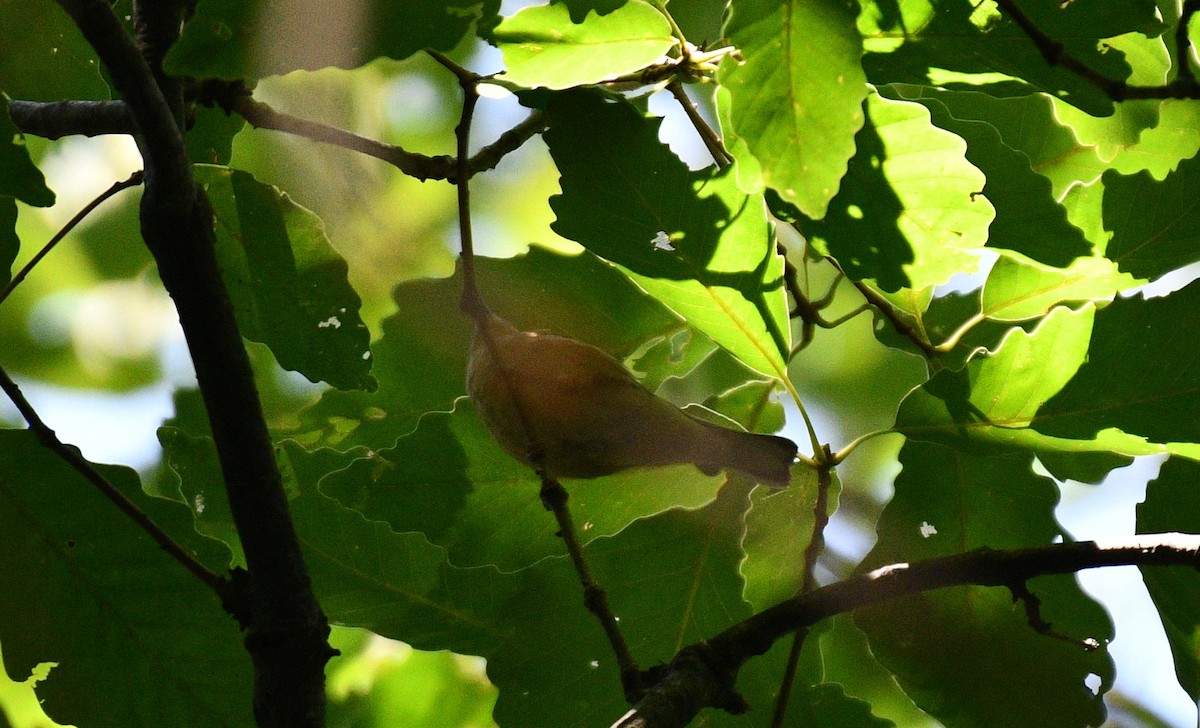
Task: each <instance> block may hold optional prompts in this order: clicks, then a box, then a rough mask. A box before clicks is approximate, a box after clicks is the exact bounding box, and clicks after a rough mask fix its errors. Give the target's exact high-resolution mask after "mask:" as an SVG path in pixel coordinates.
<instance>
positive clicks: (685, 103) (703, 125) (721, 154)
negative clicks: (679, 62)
mask: <svg viewBox="0 0 1200 728" xmlns="http://www.w3.org/2000/svg"><path fill="white" fill-rule="evenodd" d="M667 90H668V91H670V92H671V95H672V96H674V97H675V100H676V101H678V102H679V105H680V106H681V107H683V113H685V114H687V118H688V121H690V122H692V126H693V127H695V129H696V133H698V134H699V135H700V140H701V141H703V142H704V146H705V147H706V148H707V149H708V153H709V154H710V155H712V158H713V161H714V162H716V165H717V166H718V167H728V166H729V165H731V164H733V157H732V156H730V155H729V152H728V151H726V150H725V144H724V143H723V142H722V141H721V135H720V134H718V133H717V132H716V131H714V130H713V128H712V127H711V126H709V125H708V122H707V121H705V120H704V117H703V116H701V115H700V111H699V110H697V109H696V105H695V104H693V103H692V100H691V99H689V98H688V95H687V91H685V90H684V88H683V83H682V82H681V81H680V80H679V78H678V77H676V78H673V79H671V82H670V83H668V84H667Z"/></svg>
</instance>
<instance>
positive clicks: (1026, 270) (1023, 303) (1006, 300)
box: [981, 255, 1140, 321]
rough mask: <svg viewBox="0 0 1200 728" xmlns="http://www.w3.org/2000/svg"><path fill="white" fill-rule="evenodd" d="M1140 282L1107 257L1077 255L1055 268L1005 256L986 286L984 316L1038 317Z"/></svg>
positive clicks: (1003, 318)
mask: <svg viewBox="0 0 1200 728" xmlns="http://www.w3.org/2000/svg"><path fill="white" fill-rule="evenodd" d="M1139 283H1140V281H1138V280H1137V279H1135V278H1134V277H1133V276H1131V275H1128V274H1125V273H1119V272H1117V270H1116V266H1115V264H1114V263H1113V262H1112V261H1111V260H1109V259H1108V258H1099V257H1084V258H1077V259H1076V260H1075V262H1073V263H1072V264H1071V265H1070V266H1068V267H1066V268H1053V267H1050V266H1045V265H1041V264H1039V263H1035V262H1034V261H1030V260H1022V259H1020V258H1018V257H1016V256H1014V255H1002V256H1000V259H999V260H997V261H996V263H995V265H993V266H992V270H991V271H989V272H988V278H987V282H986V283H984V285H983V291H982V293H981V296H982V311H983V315H985V316H987V317H988V318H990V319H993V320H995V321H1026V320H1029V319H1033V318H1039V317H1041V316H1044V315H1046V314H1047V313H1049V312H1050V310H1051V309H1052V308H1054V307H1055V306H1058V305H1061V304H1063V303H1082V302H1085V301H1094V302H1097V303H1101V302H1104V303H1107V302H1109V301H1111V300H1112V299H1113V296H1114V295H1115V294H1116V293H1117V292H1118V291H1121V290H1124V289H1127V288H1132V287H1134V286H1136V285H1138V284H1139Z"/></svg>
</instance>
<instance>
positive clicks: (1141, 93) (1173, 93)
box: [996, 0, 1200, 101]
mask: <svg viewBox="0 0 1200 728" xmlns="http://www.w3.org/2000/svg"><path fill="white" fill-rule="evenodd" d="M996 5H997V6H999V7H1000V9H1001V10H1002V11H1004V13H1005V14H1006V15H1008V16H1009V17H1010V18H1012V21H1013V22H1014V23H1016V24H1017V27H1019V28H1020V29H1021V31H1022V32H1024V33H1025V35H1026V36H1027V37H1028V38H1029V40H1030V41H1032V42H1033V44H1034V46H1036V47H1037V49H1038V52H1039V53H1041V55H1042V58H1043V59H1045V61H1046V63H1048V64H1050V65H1051V66H1059V67H1061V68H1065V69H1067V70H1068V71H1070V72H1071V73H1073V74H1075V75H1076V76H1078V77H1079V78H1081V79H1083V80H1084V81H1087V82H1088V83H1089V84H1091V85H1092V86H1094V87H1095V88H1097V89H1099V90H1100V91H1103V92H1104V94H1105V95H1106V96H1108V97H1109V98H1110V99H1112V100H1113V101H1127V100H1130V99H1184V98H1200V84H1197V83H1196V80H1195V78H1194V77H1193V76H1192V73H1191V69H1190V68H1188V69H1187V70H1186V71H1184V70H1183V67H1181V69H1180V72H1179V73H1178V74H1177V75H1176V77H1175V79H1174V80H1173V81H1171V82H1170V83H1167V84H1163V85H1161V86H1131V85H1129V84H1127V83H1125V82H1124V81H1118V80H1116V79H1112V78H1109V77H1108V76H1105V75H1104V74H1102V73H1100V72H1099V71H1097V70H1096V69H1094V68H1092V67H1091V66H1089V65H1087V64H1086V63H1084V62H1082V61H1080V60H1079V59H1078V58H1076V57H1075V56H1073V55H1071V54H1070V53H1069V52H1068V51H1067V49H1066V46H1064V45H1063V44H1062V43H1060V42H1058V41H1056V40H1054V39H1053V38H1051V37H1050V36H1048V35H1046V34H1045V33H1044V32H1042V29H1041V28H1039V27H1037V23H1035V22H1033V19H1032V18H1030V17H1029V16H1028V15H1026V14H1025V12H1024V11H1023V10H1021V8H1020V7H1018V6H1017V3H1016V2H1015V0H996ZM1189 5H1190V6H1191V7H1189ZM1195 5H1196V3H1195V2H1194V1H1191V2H1189V3H1186V4H1185V6H1184V14H1183V15H1182V16H1181V17H1180V27H1179V28H1177V29H1176V43H1177V47H1178V49H1179V51H1180V52H1181V54H1183V55H1181V56H1180V59H1181V61H1182V64H1183V66H1187V64H1188V63H1189V62H1190V55H1191V41H1190V39H1188V38H1187V27H1186V21H1187V20H1188V19H1190V18H1191V16H1192V14H1194V13H1195V12H1196V10H1197V8H1196V7H1195Z"/></svg>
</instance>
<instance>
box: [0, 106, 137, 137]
mask: <svg viewBox="0 0 1200 728" xmlns="http://www.w3.org/2000/svg"><path fill="white" fill-rule="evenodd" d="M8 113H9V114H10V115H11V116H12V120H13V123H14V124H16V125H17V128H18V129H20V130H21V131H22V132H23V133H25V134H32V135H34V136H40V137H44V138H46V139H61V138H63V137H65V136H72V135H75V134H81V135H83V136H90V137H91V136H100V135H102V134H133V133H134V131H135V129H134V126H133V115H132V114H130V113H129V107H128V106H126V105H125V102H124V101H21V100H20V99H13V100H12V101H9V102H8Z"/></svg>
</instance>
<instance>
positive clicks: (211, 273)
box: [58, 0, 333, 728]
mask: <svg viewBox="0 0 1200 728" xmlns="http://www.w3.org/2000/svg"><path fill="white" fill-rule="evenodd" d="M58 2H59V4H60V5H61V6H62V7H63V9H64V10H66V11H67V13H68V14H69V15H70V16H71V18H72V19H73V20H74V22H75V24H76V25H77V26H79V29H80V30H81V31H82V32H83V34H84V37H85V38H86V39H87V40H88V42H89V43H90V44H91V45H92V46H93V47H94V48H95V49H96V52H97V54H98V55H99V57H100V59H101V61H102V62H103V63H104V65H105V66H106V67H107V68H108V71H109V74H110V76H111V78H112V82H113V86H114V87H115V88H116V90H117V91H118V92H119V93H120V95H121V97H122V98H123V99H124V101H125V103H126V104H127V106H128V109H129V112H130V115H131V117H132V119H133V122H134V126H135V128H136V130H137V135H136V137H135V139H136V141H137V144H138V148H139V149H140V150H141V153H142V156H143V159H144V161H145V168H146V179H145V194H144V195H143V197H142V207H141V229H142V235H143V237H144V238H145V241H146V245H147V246H148V247H149V248H150V251H151V253H152V254H153V255H154V258H155V261H156V262H157V264H158V267H159V273H160V275H161V278H162V281H163V285H164V286H165V287H166V288H167V291H168V292H169V293H170V294H171V297H172V298H173V299H174V301H175V306H176V309H177V310H178V313H179V320H180V324H181V325H182V327H183V331H184V335H185V337H186V339H187V342H188V348H189V350H190V352H191V356H192V360H193V362H194V364H195V367H196V379H197V380H198V382H199V386H200V391H201V393H202V395H203V398H204V403H205V406H206V408H207V410H208V416H209V419H210V421H211V423H212V431H213V437H214V440H215V442H216V447H217V454H218V457H219V459H220V462H221V470H222V473H223V474H224V477H225V484H226V489H227V490H228V493H229V504H230V508H231V510H232V513H233V519H234V522H235V524H236V526H237V529H238V534H239V536H240V537H241V540H242V547H243V550H244V551H245V554H246V562H247V566H248V567H249V572H248V574H247V575H241V574H236V575H235V579H234V587H235V589H236V588H239V587H243V588H245V592H244V599H241V600H238V599H236V598H235V600H234V602H232V603H230V604H228V605H227V606H229V607H231V608H232V610H233V611H234V613H235V615H236V616H238V617H239V619H240V620H241V621H242V623H243V626H245V627H246V628H247V630H248V634H247V637H246V648H247V650H248V651H249V653H250V656H251V659H252V660H253V662H254V668H255V692H254V712H255V717H256V719H257V721H258V723H259V725H261V726H281V727H282V726H288V727H293V726H295V727H305V726H313V727H314V728H315V727H317V726H320V725H322V724H323V721H324V709H325V695H324V666H325V663H326V662H327V661H328V659H329V657H330V656H331V655H332V654H333V651H332V649H331V648H330V647H329V644H328V634H329V626H328V622H327V621H326V618H325V615H324V614H322V612H321V610H320V607H319V606H318V604H317V602H316V599H315V597H314V596H313V593H312V587H311V583H310V581H309V577H308V572H307V569H306V568H305V565H304V559H303V557H302V555H301V552H300V546H299V542H298V540H297V538H296V534H295V530H294V528H293V526H292V522H291V518H290V515H289V513H288V506H287V498H286V496H285V494H284V490H283V486H282V479H281V477H280V474H279V470H278V467H277V466H276V463H275V458H274V451H273V449H272V445H271V440H270V438H269V436H268V433H267V427H266V422H265V420H264V418H263V414H262V407H261V404H260V403H259V398H258V392H257V390H256V388H255V385H254V378H253V375H252V372H251V369H250V361H249V358H248V356H247V354H246V350H245V347H244V345H243V343H242V338H241V335H240V334H239V332H238V329H237V322H236V320H235V318H234V313H233V307H232V305H231V303H230V300H229V294H228V291H227V290H226V288H225V284H224V281H223V280H222V278H221V274H220V269H219V267H218V265H217V259H216V253H215V248H214V237H213V224H212V210H211V208H210V207H209V203H208V199H207V197H206V196H205V194H204V192H203V190H202V189H200V188H199V187H198V186H197V184H196V182H195V180H194V178H193V176H192V169H191V164H190V162H189V160H188V157H187V153H186V151H185V149H184V145H183V138H182V136H181V133H180V128H179V125H178V123H177V122H176V117H175V115H174V113H173V112H172V109H171V107H170V105H169V104H168V103H167V101H166V99H165V98H164V97H163V94H162V93H161V91H160V89H159V87H158V84H157V83H156V82H155V79H154V75H153V73H152V71H151V69H150V67H149V66H148V65H147V64H146V61H145V60H144V59H143V58H142V56H141V54H140V53H139V52H138V48H137V47H136V46H135V44H134V41H133V39H132V38H130V37H129V35H128V34H127V33H126V32H125V31H124V29H123V28H122V27H121V25H120V23H119V22H118V20H117V18H116V17H115V16H114V15H113V13H112V10H111V9H110V8H109V6H108V4H107V3H106V2H104V0H58ZM169 15H170V14H169ZM171 17H173V16H171ZM171 22H173V21H171ZM153 35H155V37H161V36H159V35H157V34H153Z"/></svg>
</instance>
